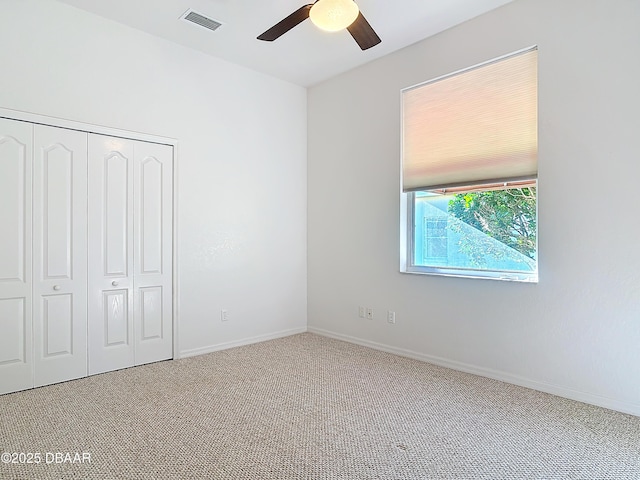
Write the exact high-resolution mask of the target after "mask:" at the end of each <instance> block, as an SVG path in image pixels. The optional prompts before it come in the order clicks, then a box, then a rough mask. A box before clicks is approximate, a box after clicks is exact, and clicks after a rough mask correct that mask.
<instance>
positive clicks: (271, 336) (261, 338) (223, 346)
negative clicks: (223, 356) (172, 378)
mask: <svg viewBox="0 0 640 480" xmlns="http://www.w3.org/2000/svg"><path fill="white" fill-rule="evenodd" d="M306 331H307V327H299V328H291V329H289V330H281V331H279V332H274V333H268V334H266V335H258V336H256V337H248V338H242V339H240V340H234V341H233V342H225V343H218V344H216V345H210V346H207V347H200V348H193V349H190V350H183V351H181V352H180V353H179V354H178V356H177V357H176V359H178V358H187V357H195V356H196V355H204V354H205V353H212V352H219V351H220V350H227V349H229V348H234V347H242V346H243V345H251V344H253V343H259V342H265V341H267V340H275V339H276V338H283V337H289V336H291V335H297V334H298V333H304V332H306Z"/></svg>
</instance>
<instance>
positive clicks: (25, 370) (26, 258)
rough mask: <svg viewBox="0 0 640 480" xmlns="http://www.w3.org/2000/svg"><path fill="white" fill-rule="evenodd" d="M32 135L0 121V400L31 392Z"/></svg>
mask: <svg viewBox="0 0 640 480" xmlns="http://www.w3.org/2000/svg"><path fill="white" fill-rule="evenodd" d="M32 132H33V126H32V125H31V124H29V123H24V122H16V121H12V120H6V119H2V118H0V180H1V182H2V188H0V228H2V233H1V235H2V241H1V243H0V245H1V246H2V248H0V379H1V381H0V394H2V393H8V392H13V391H16V390H24V389H25V388H31V387H32V386H33V363H32V342H31V335H32V325H31V318H32V309H31V303H32V302H31V284H32V281H31V215H32V211H31V149H32V142H33V138H32Z"/></svg>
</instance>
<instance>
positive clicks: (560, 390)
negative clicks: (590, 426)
mask: <svg viewBox="0 0 640 480" xmlns="http://www.w3.org/2000/svg"><path fill="white" fill-rule="evenodd" d="M307 331H308V332H310V333H315V334H318V335H322V336H325V337H330V338H335V339H336V340H342V341H345V342H349V343H354V344H356V345H361V346H363V347H369V348H373V349H375V350H380V351H383V352H387V353H393V354H395V355H400V356H402V357H407V358H412V359H414V360H420V361H423V362H426V363H431V364H434V365H438V366H441V367H446V368H451V369H452V370H458V371H460V372H465V373H471V374H473V375H479V376H481V377H487V378H492V379H494V380H499V381H501V382H506V383H511V384H513V385H518V386H521V387H526V388H531V389H532V390H538V391H540V392H544V393H550V394H552V395H557V396H559V397H564V398H568V399H571V400H576V401H578V402H583V403H588V404H590V405H596V406H598V407H603V408H608V409H610V410H615V411H617V412H622V413H628V414H630V415H635V416H638V417H640V404H634V403H629V402H621V401H619V400H615V399H612V398H608V397H603V396H600V395H593V394H591V393H585V392H580V391H577V390H573V389H570V388H566V387H562V386H560V385H554V384H551V383H545V382H539V381H537V380H531V379H528V378H525V377H521V376H519V375H513V374H511V373H507V372H502V371H499V370H492V369H490V368H483V367H478V366H475V365H471V364H468V363H462V362H457V361H454V360H448V359H446V358H441V357H436V356H433V355H425V354H423V353H418V352H414V351H412V350H406V349H404V348H397V347H392V346H390V345H385V344H382V343H377V342H371V341H369V340H363V339H361V338H357V337H352V336H350V335H343V334H340V333H335V332H331V331H328V330H324V329H321V328H316V327H308V329H307Z"/></svg>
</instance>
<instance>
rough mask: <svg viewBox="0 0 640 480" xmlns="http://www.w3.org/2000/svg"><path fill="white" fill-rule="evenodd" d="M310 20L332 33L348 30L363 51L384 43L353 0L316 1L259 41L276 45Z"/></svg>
mask: <svg viewBox="0 0 640 480" xmlns="http://www.w3.org/2000/svg"><path fill="white" fill-rule="evenodd" d="M307 18H311V21H312V22H313V24H314V25H316V26H317V27H318V28H320V29H322V30H325V31H328V32H337V31H339V30H344V29H345V28H346V29H347V30H348V31H349V33H350V34H351V36H352V37H353V39H354V40H355V41H356V42H357V44H358V45H359V46H360V48H361V49H362V50H366V49H368V48H371V47H373V46H375V45H377V44H379V43H380V42H381V41H382V40H380V37H379V36H378V34H377V33H376V32H375V31H374V30H373V28H372V27H371V25H369V22H367V19H366V18H364V16H363V15H362V12H360V9H359V8H358V5H356V3H355V2H354V1H353V0H316V1H315V2H314V3H310V4H308V5H304V6H303V7H300V8H299V9H298V10H296V11H295V12H293V13H292V14H291V15H289V16H288V17H286V18H284V19H283V20H281V21H279V22H278V23H276V24H275V25H274V26H273V27H271V28H270V29H269V30H267V31H266V32H264V33H263V34H262V35H260V36H259V37H258V40H264V41H266V42H273V41H274V40H275V39H276V38H278V37H280V36H281V35H284V34H285V33H287V32H288V31H289V30H291V29H292V28H293V27H295V26H296V25H298V24H299V23H301V22H303V21H304V20H306V19H307Z"/></svg>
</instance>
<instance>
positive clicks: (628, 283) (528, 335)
mask: <svg viewBox="0 0 640 480" xmlns="http://www.w3.org/2000/svg"><path fill="white" fill-rule="evenodd" d="M639 24H640V3H639V2H637V1H635V0H615V1H605V0H594V1H589V2H584V1H582V0H563V1H560V2H559V1H557V0H516V1H515V2H514V3H511V4H509V5H507V6H504V7H502V8H499V9H497V10H494V11H492V12H489V13H488V14H485V15H483V16H481V17H478V18H476V19H473V20H471V21H469V22H467V23H465V24H462V25H460V26H458V27H455V28H453V29H451V30H449V31H446V32H444V33H442V34H440V35H438V36H436V37H433V38H431V39H427V40H425V41H422V42H420V43H418V44H415V45H413V46H410V47H408V48H406V49H404V50H401V51H399V52H397V53H394V54H391V55H389V56H387V57H384V58H382V59H380V60H378V61H375V62H373V63H370V64H368V65H365V66H364V67H361V68H359V69H357V70H353V71H351V72H348V73H346V74H343V75H341V76H339V77H336V78H334V79H331V80H329V81H327V82H324V83H322V84H320V85H317V86H315V87H313V88H311V89H310V90H309V94H308V96H309V100H308V111H309V113H308V122H309V123H308V126H309V138H308V141H309V147H308V148H309V160H308V162H309V163H308V197H309V200H308V202H309V207H308V208H309V209H308V215H309V216H308V224H309V226H308V255H309V260H308V269H309V276H308V302H309V307H308V318H309V327H310V329H311V330H315V331H322V332H324V333H328V334H331V335H335V336H338V337H341V338H345V339H351V340H353V341H357V342H360V343H364V344H369V345H374V346H377V347H379V348H386V349H389V350H393V351H397V352H400V353H404V354H407V355H412V356H415V357H418V358H422V359H425V360H428V361H434V362H436V363H441V364H444V365H450V366H453V367H455V368H460V369H463V370H467V371H471V372H476V373H479V374H482V375H487V376H492V377H495V378H500V379H504V380H506V381H510V382H513V383H518V384H522V385H526V386H531V387H533V388H537V389H540V390H545V391H549V392H552V393H557V394H560V395H564V396H567V397H571V398H575V399H579V400H583V401H586V402H590V403H594V404H599V405H603V406H607V407H610V408H614V409H618V410H621V411H625V412H631V413H635V414H636V415H640V248H638V238H639V237H640V220H639V219H640V215H639V213H638V200H637V199H638V178H640V157H639V156H638V149H637V138H638V135H639V133H638V132H640V120H639V118H640V117H639V116H638V111H640V95H639V94H638V86H639V85H640V61H639V60H638V58H639V57H638V53H639V52H638V46H639V45H640V33H639V32H640V29H639V28H638V25H639ZM531 45H538V46H539V205H538V206H539V259H540V262H539V270H540V283H539V284H537V285H531V284H522V283H509V282H500V281H491V280H470V279H455V278H444V277H433V276H419V275H410V274H401V273H399V268H398V265H399V260H398V259H399V248H400V247H399V224H400V214H399V210H400V195H399V175H400V168H399V155H400V89H402V88H404V87H407V86H410V85H414V84H416V83H420V82H422V81H425V80H428V79H431V78H434V77H436V76H439V75H443V74H446V73H449V72H452V71H455V70H458V69H461V68H464V67H467V66H470V65H474V64H477V63H479V62H482V61H485V60H488V59H491V58H494V57H497V56H500V55H503V54H506V53H510V52H512V51H516V50H519V49H522V48H525V47H528V46H531ZM358 305H365V306H370V307H373V308H374V313H375V317H376V318H375V320H373V321H370V320H365V319H360V318H358ZM388 309H389V310H395V311H396V312H397V324H396V325H390V324H388V323H386V318H385V317H386V311H387V310H388Z"/></svg>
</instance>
